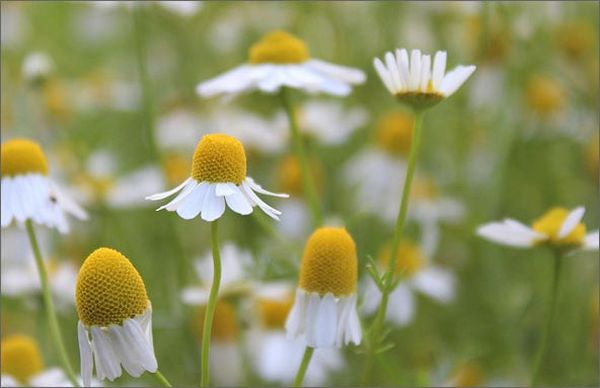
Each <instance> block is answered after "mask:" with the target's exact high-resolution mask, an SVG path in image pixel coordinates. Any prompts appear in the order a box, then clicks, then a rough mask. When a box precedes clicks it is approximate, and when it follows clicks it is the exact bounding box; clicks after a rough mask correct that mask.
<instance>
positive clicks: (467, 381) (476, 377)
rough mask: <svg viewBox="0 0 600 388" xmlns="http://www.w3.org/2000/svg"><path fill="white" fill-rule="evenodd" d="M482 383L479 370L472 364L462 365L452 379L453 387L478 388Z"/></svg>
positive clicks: (481, 375)
mask: <svg viewBox="0 0 600 388" xmlns="http://www.w3.org/2000/svg"><path fill="white" fill-rule="evenodd" d="M483 382H484V381H483V372H482V371H481V368H480V367H479V366H478V365H476V364H473V363H466V364H464V365H463V366H462V367H460V369H459V370H458V371H457V372H456V374H455V375H454V377H453V378H452V383H453V384H452V385H454V386H455V387H479V386H481V385H482V384H483Z"/></svg>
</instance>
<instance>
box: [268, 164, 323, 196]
mask: <svg viewBox="0 0 600 388" xmlns="http://www.w3.org/2000/svg"><path fill="white" fill-rule="evenodd" d="M309 170H310V173H311V174H312V178H313V181H314V182H315V185H316V186H317V188H321V186H322V183H323V169H322V167H321V165H320V164H319V162H318V160H316V159H310V161H309ZM277 176H278V180H279V184H278V187H279V190H281V191H282V192H284V193H288V194H290V195H292V196H295V197H302V195H303V192H304V188H303V186H302V169H301V167H300V163H299V162H298V158H297V157H296V156H293V155H289V156H286V157H285V158H283V159H282V160H281V162H280V164H279V167H278V174H277Z"/></svg>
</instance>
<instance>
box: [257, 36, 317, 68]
mask: <svg viewBox="0 0 600 388" xmlns="http://www.w3.org/2000/svg"><path fill="white" fill-rule="evenodd" d="M308 58H309V54H308V49H307V48H306V44H305V43H304V42H303V41H302V40H301V39H298V38H296V37H295V36H293V35H292V34H289V33H287V32H285V31H281V30H275V31H273V32H271V33H269V34H267V35H265V36H264V37H263V38H262V39H261V40H260V41H258V42H257V43H255V44H254V45H252V47H250V63H280V64H282V63H301V62H304V61H306V60H307V59H308Z"/></svg>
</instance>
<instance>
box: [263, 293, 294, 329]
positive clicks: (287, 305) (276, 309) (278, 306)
mask: <svg viewBox="0 0 600 388" xmlns="http://www.w3.org/2000/svg"><path fill="white" fill-rule="evenodd" d="M293 304H294V299H293V298H292V296H291V295H289V297H288V298H286V299H284V300H279V299H267V298H263V299H260V300H259V301H258V312H259V314H260V318H261V322H262V324H263V326H264V327H265V328H267V329H283V328H284V327H285V321H286V319H287V316H288V313H289V312H290V310H291V309H292V305H293Z"/></svg>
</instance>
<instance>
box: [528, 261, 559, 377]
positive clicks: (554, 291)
mask: <svg viewBox="0 0 600 388" xmlns="http://www.w3.org/2000/svg"><path fill="white" fill-rule="evenodd" d="M562 255H563V254H562V252H560V251H558V250H557V251H555V252H554V273H553V274H552V285H551V287H550V296H549V298H550V309H549V310H548V315H546V322H545V324H544V328H543V331H542V341H541V342H540V345H539V347H538V350H537V353H536V355H535V361H534V364H533V370H532V373H531V386H534V385H536V384H537V382H538V380H539V377H540V367H541V365H542V361H543V359H544V354H545V353H546V347H547V346H548V338H549V337H550V330H551V328H552V322H553V321H554V313H555V311H556V300H557V296H558V286H559V283H560V269H561V264H562Z"/></svg>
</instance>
